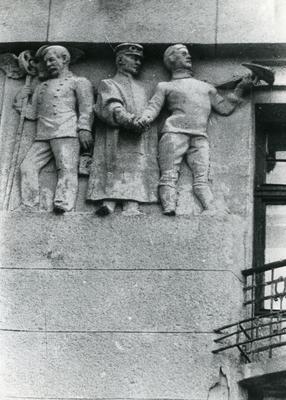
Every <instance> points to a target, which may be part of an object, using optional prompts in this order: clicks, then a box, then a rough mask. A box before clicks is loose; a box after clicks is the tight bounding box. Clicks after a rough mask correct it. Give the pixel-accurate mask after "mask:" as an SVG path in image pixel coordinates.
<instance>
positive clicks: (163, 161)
mask: <svg viewBox="0 0 286 400" xmlns="http://www.w3.org/2000/svg"><path fill="white" fill-rule="evenodd" d="M189 140H190V139H189V136H187V135H185V134H180V133H165V134H164V135H163V136H162V138H161V140H160V142H159V165H160V171H161V177H160V182H159V197H160V200H161V204H162V208H163V213H164V214H166V215H175V213H176V205H177V189H176V187H177V182H178V179H179V170H180V166H181V163H182V160H183V157H184V154H185V153H186V151H187V150H188V147H189Z"/></svg>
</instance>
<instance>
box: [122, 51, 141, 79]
mask: <svg viewBox="0 0 286 400" xmlns="http://www.w3.org/2000/svg"><path fill="white" fill-rule="evenodd" d="M141 65H142V59H141V57H140V56H138V55H136V54H121V55H120V59H119V61H118V67H119V68H120V69H121V70H122V71H124V72H128V73H130V74H132V75H137V74H138V73H139V70H140V68H141Z"/></svg>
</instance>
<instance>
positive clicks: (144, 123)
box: [136, 117, 150, 130]
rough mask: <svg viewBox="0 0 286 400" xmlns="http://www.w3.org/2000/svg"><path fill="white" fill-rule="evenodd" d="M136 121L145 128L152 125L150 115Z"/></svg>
mask: <svg viewBox="0 0 286 400" xmlns="http://www.w3.org/2000/svg"><path fill="white" fill-rule="evenodd" d="M136 123H137V124H138V125H139V126H140V127H141V128H142V129H143V130H144V129H148V128H149V127H150V119H149V118H148V117H141V118H137V120H136Z"/></svg>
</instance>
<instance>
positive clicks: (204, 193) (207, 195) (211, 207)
mask: <svg viewBox="0 0 286 400" xmlns="http://www.w3.org/2000/svg"><path fill="white" fill-rule="evenodd" d="M194 192H195V194H196V196H197V198H198V199H199V201H200V202H201V205H202V207H203V212H204V213H205V214H213V213H215V212H216V208H215V204H214V197H213V194H212V192H211V190H210V188H209V187H208V186H206V185H204V186H194Z"/></svg>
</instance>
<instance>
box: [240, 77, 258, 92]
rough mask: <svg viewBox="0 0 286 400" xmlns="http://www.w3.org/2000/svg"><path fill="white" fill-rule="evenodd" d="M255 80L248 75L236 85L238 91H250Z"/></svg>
mask: <svg viewBox="0 0 286 400" xmlns="http://www.w3.org/2000/svg"><path fill="white" fill-rule="evenodd" d="M254 79H255V78H253V76H252V75H251V74H248V75H246V76H244V77H243V78H242V80H241V81H240V82H239V83H238V84H237V85H236V89H237V90H241V91H242V92H244V91H247V90H249V89H250V88H251V87H252V86H253V84H254Z"/></svg>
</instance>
